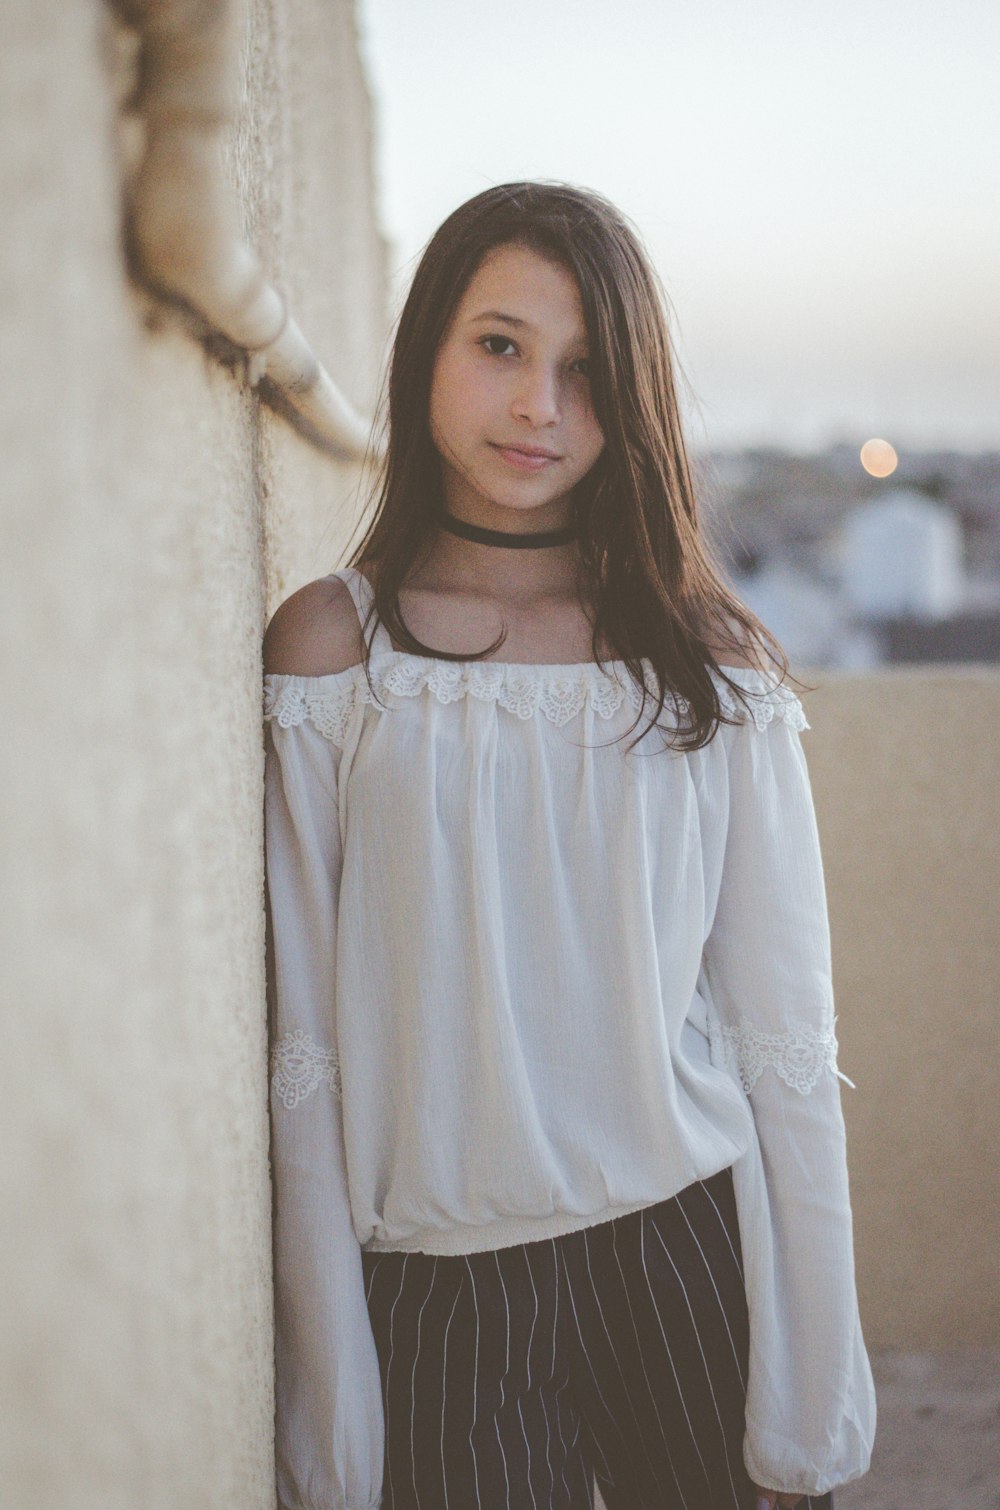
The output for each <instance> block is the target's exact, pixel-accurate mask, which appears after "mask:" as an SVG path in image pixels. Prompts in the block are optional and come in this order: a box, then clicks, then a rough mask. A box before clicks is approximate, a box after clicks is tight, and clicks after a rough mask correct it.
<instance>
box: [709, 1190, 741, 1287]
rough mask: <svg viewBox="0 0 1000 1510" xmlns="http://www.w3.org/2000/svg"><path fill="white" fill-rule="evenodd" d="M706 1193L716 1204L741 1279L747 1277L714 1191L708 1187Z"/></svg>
mask: <svg viewBox="0 0 1000 1510" xmlns="http://www.w3.org/2000/svg"><path fill="white" fill-rule="evenodd" d="M701 1183H702V1185H704V1184H705V1182H704V1180H702V1182H701ZM705 1194H706V1195H707V1196H708V1199H709V1200H710V1201H711V1202H712V1205H713V1206H715V1214H716V1216H717V1217H718V1218H719V1226H720V1227H721V1228H722V1231H723V1235H724V1236H725V1239H726V1242H727V1243H728V1244H729V1251H730V1253H731V1254H732V1255H733V1263H734V1264H735V1265H736V1267H737V1269H738V1270H739V1271H740V1279H745V1276H744V1273H743V1265H742V1264H741V1263H740V1259H739V1255H738V1253H737V1252H736V1249H735V1248H734V1247H733V1240H732V1238H731V1237H730V1236H729V1228H728V1227H727V1226H726V1223H725V1219H724V1217H723V1215H722V1212H721V1211H720V1210H719V1208H718V1206H716V1205H715V1197H714V1196H713V1194H712V1192H711V1191H710V1190H709V1189H707V1188H706V1189H705Z"/></svg>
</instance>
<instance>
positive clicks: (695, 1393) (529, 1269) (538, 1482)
mask: <svg viewBox="0 0 1000 1510" xmlns="http://www.w3.org/2000/svg"><path fill="white" fill-rule="evenodd" d="M361 1257H362V1268H363V1272H364V1278H365V1290H366V1295H367V1300H368V1312H369V1315H370V1317H371V1322H372V1329H373V1332H374V1336H375V1344H376V1348H377V1351H378V1356H379V1365H380V1369H381V1374H382V1397H383V1405H384V1408H385V1466H384V1474H383V1499H382V1507H383V1510H593V1506H594V1488H593V1486H594V1482H595V1479H596V1482H597V1485H598V1486H599V1488H600V1491H601V1495H602V1497H603V1499H604V1502H605V1504H606V1506H607V1510H754V1491H753V1485H752V1484H751V1482H750V1479H749V1477H748V1475H747V1472H746V1469H745V1467H744V1465H743V1434H744V1430H745V1419H744V1413H745V1409H746V1377H747V1359H748V1354H749V1331H748V1315H747V1300H746V1291H745V1288H744V1281H743V1261H742V1249H741V1245H740V1236H739V1228H738V1225H737V1216H736V1203H735V1197H734V1194H733V1185H732V1174H731V1171H730V1170H729V1169H723V1170H721V1171H720V1172H719V1173H718V1174H714V1175H712V1176H710V1177H709V1178H708V1179H706V1180H697V1181H696V1182H695V1183H694V1184H693V1185H688V1186H687V1187H686V1189H684V1190H682V1191H680V1192H679V1193H678V1194H677V1195H675V1196H672V1197H671V1198H670V1199H669V1200H666V1201H661V1202H660V1203H659V1204H658V1205H653V1206H647V1207H644V1208H643V1209H642V1210H640V1211H634V1212H629V1213H628V1214H627V1215H625V1216H622V1217H618V1218H616V1219H615V1220H612V1221H606V1222H600V1223H598V1224H597V1225H596V1226H592V1227H584V1228H582V1229H581V1230H579V1231H577V1232H570V1233H567V1234H565V1235H564V1236H562V1237H557V1238H554V1239H544V1240H542V1241H539V1242H531V1243H522V1244H519V1245H516V1246H512V1247H506V1248H499V1249H497V1250H495V1251H492V1252H484V1253H470V1254H462V1255H448V1256H442V1255H434V1254H427V1253H401V1252H397V1253H366V1252H364V1251H362V1255H361ZM768 1487H769V1486H768ZM777 1487H780V1486H777ZM832 1507H833V1496H832V1494H824V1495H814V1496H812V1497H805V1498H803V1499H802V1500H800V1501H799V1505H798V1507H797V1510H832Z"/></svg>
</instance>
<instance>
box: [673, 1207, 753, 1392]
mask: <svg viewBox="0 0 1000 1510" xmlns="http://www.w3.org/2000/svg"><path fill="white" fill-rule="evenodd" d="M706 1194H707V1192H706ZM677 1205H678V1209H679V1210H680V1213H681V1216H682V1217H683V1218H684V1220H685V1221H686V1222H687V1224H688V1231H689V1232H690V1233H691V1236H692V1237H693V1238H694V1240H695V1242H696V1243H698V1252H699V1253H700V1254H701V1261H702V1263H703V1264H704V1265H705V1270H706V1272H707V1274H708V1277H709V1279H710V1280H711V1282H712V1289H713V1290H714V1291H715V1298H716V1300H717V1301H718V1302H719V1310H720V1311H721V1312H722V1320H723V1322H724V1323H725V1327H726V1333H727V1335H728V1337H729V1346H730V1347H731V1348H732V1350H733V1358H734V1359H735V1361H736V1372H737V1373H738V1374H739V1376H740V1385H741V1387H742V1389H743V1393H744V1394H746V1388H747V1384H746V1380H745V1379H744V1377H743V1369H742V1368H741V1367H740V1355H739V1353H738V1352H737V1351H736V1343H735V1342H734V1341H733V1334H732V1332H731V1331H730V1328H729V1317H728V1316H727V1315H726V1308H725V1306H724V1305H723V1304H722V1296H721V1295H720V1294H719V1287H718V1285H717V1284H716V1283H715V1275H714V1274H713V1273H712V1266H711V1264H710V1263H709V1261H708V1259H707V1258H706V1257H705V1250H704V1248H703V1247H702V1246H701V1243H700V1242H699V1241H698V1234H697V1232H695V1230H694V1228H693V1227H692V1226H691V1223H690V1221H688V1214H687V1212H686V1211H685V1210H684V1207H683V1206H682V1205H681V1203H680V1201H678V1202H677Z"/></svg>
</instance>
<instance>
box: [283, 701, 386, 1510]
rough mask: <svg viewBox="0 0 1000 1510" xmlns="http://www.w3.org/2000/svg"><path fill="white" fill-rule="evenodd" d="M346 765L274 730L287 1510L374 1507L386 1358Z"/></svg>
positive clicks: (298, 726) (318, 743)
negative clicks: (371, 1301) (361, 1160)
mask: <svg viewBox="0 0 1000 1510" xmlns="http://www.w3.org/2000/svg"><path fill="white" fill-rule="evenodd" d="M281 680H282V679H281V678H278V679H277V680H276V682H275V684H273V685H277V684H278V683H280V681H281ZM339 759H340V752H339V750H338V748H337V747H336V746H335V745H333V744H331V743H330V742H329V741H328V740H327V739H326V738H324V736H323V735H322V734H321V733H320V732H319V731H318V729H316V728H315V727H314V726H313V725H312V724H311V723H309V722H308V721H302V722H298V723H294V724H293V725H292V726H290V727H287V728H286V727H282V726H281V724H279V723H278V721H277V720H276V719H274V720H272V721H270V722H269V723H268V724H267V726H266V747H265V845H266V868H267V902H268V1001H269V1013H270V1029H271V1090H270V1105H271V1174H272V1188H273V1251H274V1300H275V1390H276V1421H275V1462H276V1474H277V1490H278V1505H279V1507H280V1510H374V1507H376V1506H378V1504H379V1503H380V1496H381V1487H382V1464H383V1432H384V1421H383V1410H382V1395H381V1385H380V1375H379V1363H378V1357H377V1354H376V1350H375V1340H374V1337H373V1335H372V1331H371V1326H370V1322H369V1318H368V1310H367V1303H366V1299H365V1290H364V1282H363V1276H362V1269H361V1249H360V1246H359V1244H358V1241H357V1238H356V1235H355V1232H354V1229H353V1225H352V1220H351V1208H350V1202H349V1199H348V1189H347V1171H346V1164H345V1155H344V1143H343V1131H342V1123H341V1115H340V1100H339V1091H340V1081H339V1068H338V1064H337V1053H336V1027H335V1016H334V980H335V960H336V949H337V936H336V933H337V906H338V901H339V889H340V869H341V848H340V829H339V822H338V815H337V779H338V770H339Z"/></svg>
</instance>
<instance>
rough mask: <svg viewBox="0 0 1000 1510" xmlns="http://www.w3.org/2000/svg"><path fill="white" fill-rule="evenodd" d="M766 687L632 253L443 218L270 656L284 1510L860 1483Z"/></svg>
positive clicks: (840, 1128) (599, 236) (590, 203)
mask: <svg viewBox="0 0 1000 1510" xmlns="http://www.w3.org/2000/svg"><path fill="white" fill-rule="evenodd" d="M370 625H371V626H373V627H374V633H373V636H372V639H371V641H370V642H369V641H368V640H367V639H366V637H365V636H366V634H367V630H368V628H369V626H370ZM765 641H767V642H769V643H770V645H771V646H772V647H773V649H774V651H775V652H776V654H775V655H773V656H770V658H769V653H768V652H767V651H766V649H765ZM775 662H778V663H780V666H781V675H780V676H779V675H777V674H776V673H775V671H774V664H775ZM787 672H788V663H787V659H786V658H785V657H784V655H783V653H782V651H781V647H780V646H779V645H778V644H777V641H776V640H775V639H774V638H773V636H772V635H770V633H769V632H768V631H767V630H766V629H765V628H764V626H763V625H762V624H760V622H759V621H758V620H757V619H756V618H755V617H754V616H753V614H751V613H750V612H749V610H748V609H747V608H746V607H745V606H744V605H743V604H742V603H741V602H740V601H739V600H738V599H737V598H736V597H734V596H733V595H732V593H731V592H729V591H728V590H727V588H726V587H725V586H724V584H723V581H722V579H721V576H720V573H719V571H718V570H717V569H716V568H715V567H714V566H713V564H712V561H711V557H710V554H709V551H708V548H707V546H706V542H705V540H704V539H703V537H702V535H701V534H700V532H699V524H698V515H697V510H696V504H695V496H694V490H693V487H692V481H691V474H690V471H689V466H688V461H687V457H686V454H685V447H684V441H683V438H682V433H681V426H680V420H679V416H678V409H677V402H676V398H675V391H674V382H673V376H672V366H671V356H670V344H669V337H668V334H667V329H666V323H665V317H664V309H663V301H662V294H661V292H660V290H659V285H658V284H657V281H656V277H655V274H654V273H653V271H652V269H651V267H650V264H649V261H648V259H647V257H646V255H645V254H644V252H643V250H642V248H641V246H640V243H639V241H638V239H637V237H636V235H635V233H634V231H633V230H632V229H631V228H630V226H629V225H628V224H627V222H626V221H625V220H624V219H623V217H622V216H621V215H620V214H619V213H618V212H617V211H616V210H615V209H614V208H613V207H612V206H611V205H610V204H608V203H607V202H606V201H605V200H604V199H603V198H601V197H600V196H598V195H596V194H593V193H588V192H584V191H582V190H579V189H576V188H572V187H567V186H563V185H558V184H549V183H516V184H504V185H501V186H500V187H498V188H494V189H490V190H488V191H487V192H485V193H483V194H479V195H477V196H476V197H475V198H474V199H472V200H470V201H469V202H468V203H467V204H464V205H462V206H461V207H460V208H459V209H458V210H456V211H455V212H454V213H453V214H452V215H451V216H449V218H448V219H447V220H446V221H445V223H444V224H443V225H442V226H441V228H440V230H439V231H438V232H437V234H436V235H435V236H434V237H433V239H432V240H431V242H430V243H429V245H428V247H427V249H426V251H425V253H424V255H423V258H422V260H421V262H420V265H419V267H418V269H417V272H416V275H415V278H414V280H413V285H412V288H411V291H410V293H409V296H408V298H407V301H406V304H405V307H404V309H403V311H402V314H401V317H400V320H399V324H398V330H397V333H396V338H395V343H394V349H393V353H392V360H391V369H390V373H389V405H388V447H387V454H386V459H385V467H384V472H383V473H382V481H381V492H380V496H379V499H378V508H377V510H376V512H375V516H374V518H373V520H372V522H371V525H370V528H369V531H368V534H367V536H366V537H365V540H364V542H363V544H362V547H361V548H360V549H359V551H358V552H357V554H356V556H355V561H354V564H352V565H350V566H345V567H342V568H341V569H340V570H339V571H336V572H334V573H333V574H332V575H331V576H328V577H324V578H321V579H319V580H317V581H314V582H311V583H310V584H309V585H308V586H306V587H303V588H302V589H301V590H300V591H298V592H296V593H294V594H293V595H292V596H291V597H290V598H288V599H287V601H286V602H285V603H283V604H282V605H281V607H280V608H279V609H278V611H277V613H276V614H275V615H274V618H273V620H272V622H271V624H270V626H269V628H268V632H267V637H266V644H265V715H266V719H267V730H268V739H267V749H266V809H265V817H266V861H267V880H268V888H267V890H268V901H269V930H270V931H269V949H268V958H269V963H270V965H271V972H270V975H269V997H270V1007H271V1033H272V1043H273V1055H272V1078H271V1109H272V1140H273V1142H272V1167H273V1181H274V1263H275V1304H276V1316H275V1322H276V1370H277V1382H276V1387H277V1422H276V1427H277V1444H276V1461H277V1482H278V1498H279V1503H280V1505H281V1507H283V1510H373V1507H376V1506H381V1507H382V1510H473V1507H475V1510H587V1507H592V1506H593V1505H594V1504H595V1500H594V1483H595V1480H596V1484H597V1486H598V1487H599V1489H600V1493H601V1496H602V1497H603V1500H604V1502H605V1504H606V1505H607V1507H608V1510H755V1507H756V1506H759V1505H766V1506H768V1507H773V1506H781V1507H787V1506H793V1505H800V1506H801V1505H805V1506H807V1507H808V1506H812V1507H824V1510H829V1507H830V1506H831V1504H832V1497H831V1495H830V1493H829V1491H830V1490H831V1489H832V1488H833V1487H834V1486H835V1485H837V1484H842V1483H845V1482H847V1481H849V1480H851V1479H855V1478H857V1477H859V1476H860V1475H861V1474H863V1473H864V1472H865V1471H866V1469H867V1467H868V1465H869V1461H870V1454H871V1447H872V1440H873V1436H874V1427H875V1398H874V1390H873V1386H872V1377H871V1372H870V1369H869V1364H868V1358H867V1355H866V1351H865V1346H864V1342H863V1339H862V1333H861V1325H860V1320H859V1315H858V1304H857V1296H856V1291H855V1278H854V1259H853V1236H852V1217H851V1209H850V1202H849V1192H848V1175H847V1164H846V1156H845V1153H846V1151H845V1136H844V1122H843V1117H842V1113H841V1105H840V1087H839V1083H838V1080H839V1079H845V1078H846V1077H845V1076H843V1075H841V1073H840V1071H839V1070H838V1069H837V1067H836V1049H837V1043H836V1038H835V1034H834V1023H835V1016H834V1007H833V996H832V988H831V968H830V939H829V931H828V921H827V912H826V901H825V894H824V882H823V872H822V863H821V857H820V850H819V847H818V841H817V831H816V822H815V816H814V810H813V805H812V798H811V791H810V785H809V778H808V774H807V769H806V765H805V760H804V756H803V753H802V746H801V743H800V739H799V734H800V731H801V730H803V729H805V728H807V727H808V724H807V723H806V719H805V716H804V713H803V709H802V704H801V702H800V701H799V700H798V698H797V697H796V695H795V694H794V693H793V692H792V691H791V690H790V688H789V687H788V686H787V685H786V683H785V680H784V677H785V676H786V675H787ZM633 715H634V716H633ZM637 729H638V731H639V732H638V733H636V730H637ZM848 1083H850V1082H848Z"/></svg>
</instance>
